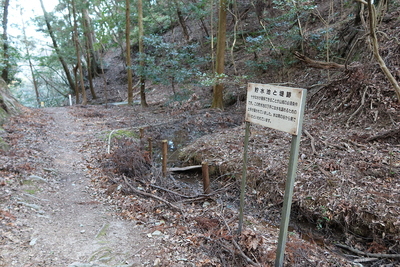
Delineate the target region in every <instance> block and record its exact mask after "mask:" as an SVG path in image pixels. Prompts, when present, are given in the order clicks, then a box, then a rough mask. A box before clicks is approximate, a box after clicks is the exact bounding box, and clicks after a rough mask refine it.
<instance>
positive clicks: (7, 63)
mask: <svg viewBox="0 0 400 267" xmlns="http://www.w3.org/2000/svg"><path fill="white" fill-rule="evenodd" d="M9 4H10V1H9V0H4V9H3V71H2V73H1V77H2V78H3V80H4V81H5V82H6V83H7V84H8V83H10V77H9V71H10V56H9V54H8V52H9V51H8V34H7V26H8V6H9Z"/></svg>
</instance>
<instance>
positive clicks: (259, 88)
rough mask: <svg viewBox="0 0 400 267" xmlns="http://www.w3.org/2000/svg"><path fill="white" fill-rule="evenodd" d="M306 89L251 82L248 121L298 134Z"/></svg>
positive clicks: (248, 95)
mask: <svg viewBox="0 0 400 267" xmlns="http://www.w3.org/2000/svg"><path fill="white" fill-rule="evenodd" d="M304 91H305V90H304V89H299V88H291V87H284V86H275V85H269V84H257V83H249V84H248V87H247V105H246V121H248V122H251V123H256V124H259V125H262V126H266V127H269V128H272V129H276V130H280V131H283V132H287V133H290V134H292V135H297V134H298V129H299V125H300V121H299V117H300V113H301V109H302V108H304V107H302V98H303V97H304V95H305V94H304Z"/></svg>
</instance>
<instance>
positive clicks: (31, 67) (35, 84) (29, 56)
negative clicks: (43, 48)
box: [20, 8, 40, 107]
mask: <svg viewBox="0 0 400 267" xmlns="http://www.w3.org/2000/svg"><path fill="white" fill-rule="evenodd" d="M20 14H21V19H22V34H23V38H24V39H23V40H24V43H25V49H26V56H27V57H28V63H29V69H30V70H31V75H32V81H33V88H34V89H35V95H36V102H37V106H38V107H40V95H39V88H38V85H37V80H36V75H35V70H34V68H33V64H32V60H31V54H30V52H29V44H28V38H27V37H26V31H25V21H24V16H23V12H22V8H21V10H20Z"/></svg>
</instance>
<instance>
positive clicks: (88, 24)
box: [82, 8, 99, 77]
mask: <svg viewBox="0 0 400 267" xmlns="http://www.w3.org/2000/svg"><path fill="white" fill-rule="evenodd" d="M82 17H83V25H84V27H85V36H86V38H87V43H88V47H89V54H90V60H91V61H90V65H91V68H90V72H91V74H92V77H95V76H96V75H97V74H98V73H97V72H98V69H99V55H98V52H97V51H96V50H95V49H94V43H95V36H94V31H93V27H92V21H91V19H90V16H89V12H88V10H87V9H86V8H83V10H82Z"/></svg>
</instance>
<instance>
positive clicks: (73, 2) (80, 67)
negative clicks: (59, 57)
mask: <svg viewBox="0 0 400 267" xmlns="http://www.w3.org/2000/svg"><path fill="white" fill-rule="evenodd" d="M71 3H72V16H73V18H74V35H73V36H74V37H73V38H74V44H75V53H76V60H77V67H78V70H79V77H80V87H81V92H82V105H86V104H87V96H86V90H85V84H84V81H83V70H82V61H81V53H80V51H79V39H78V23H77V21H76V8H75V0H72V1H71Z"/></svg>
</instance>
